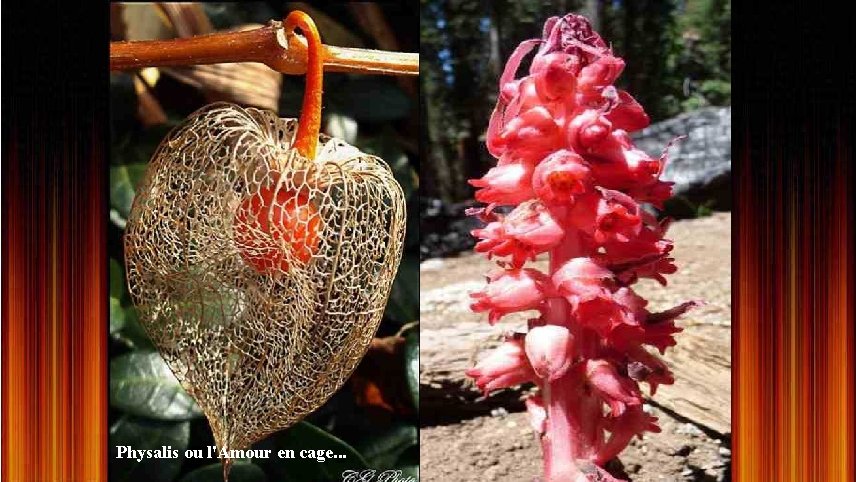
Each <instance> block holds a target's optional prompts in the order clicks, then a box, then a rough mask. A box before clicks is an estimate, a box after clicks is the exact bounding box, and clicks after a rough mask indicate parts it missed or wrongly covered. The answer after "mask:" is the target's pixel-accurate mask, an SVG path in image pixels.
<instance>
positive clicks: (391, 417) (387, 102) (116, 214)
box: [108, 2, 419, 482]
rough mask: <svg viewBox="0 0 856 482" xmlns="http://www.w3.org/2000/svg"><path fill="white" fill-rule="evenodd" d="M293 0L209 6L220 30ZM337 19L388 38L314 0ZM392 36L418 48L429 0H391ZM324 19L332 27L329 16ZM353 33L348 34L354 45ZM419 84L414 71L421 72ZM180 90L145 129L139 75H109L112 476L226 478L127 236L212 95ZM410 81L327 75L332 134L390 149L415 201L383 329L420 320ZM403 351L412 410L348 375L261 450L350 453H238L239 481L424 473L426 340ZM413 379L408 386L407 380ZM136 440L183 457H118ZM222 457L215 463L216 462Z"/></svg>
mask: <svg viewBox="0 0 856 482" xmlns="http://www.w3.org/2000/svg"><path fill="white" fill-rule="evenodd" d="M292 8H294V5H293V4H290V3H286V2H252V3H244V4H239V3H228V4H226V3H222V4H206V5H205V7H204V10H205V13H206V14H207V16H208V17H209V19H210V21H211V23H212V24H213V26H214V27H215V28H217V29H224V28H230V27H234V26H237V25H241V24H245V23H248V22H254V23H266V22H267V21H268V20H271V19H281V18H282V17H283V16H284V14H285V13H286V12H287V11H289V10H291V9H292ZM312 8H314V9H315V10H314V11H315V12H319V13H321V14H323V15H325V16H327V17H328V18H329V19H330V21H329V22H328V23H326V24H324V25H327V28H326V29H325V28H323V25H322V29H321V34H322V38H324V40H325V42H327V43H331V44H334V45H343V46H357V45H354V44H348V43H347V42H357V43H359V45H358V46H362V47H366V48H380V47H379V46H378V45H376V40H375V38H374V37H373V35H372V33H371V32H369V31H368V30H367V29H366V28H365V26H364V25H362V24H361V23H360V22H359V21H358V20H357V15H356V13H357V12H356V11H355V10H354V9H352V8H351V7H349V6H348V5H345V4H333V5H324V6H313V7H312ZM381 12H382V14H383V16H384V17H385V18H386V21H387V23H388V26H389V27H390V28H391V34H392V35H393V36H394V37H395V38H396V39H397V41H398V43H399V47H400V48H399V50H401V51H411V52H412V51H417V49H418V38H417V36H418V29H416V22H417V21H418V8H417V6H416V4H415V3H413V4H412V5H408V4H407V3H402V4H384V5H383V6H382V8H381ZM319 25H321V24H320V23H319ZM343 42H345V43H343ZM411 80H413V82H414V84H413V85H414V86H415V85H416V84H415V79H411ZM162 83H170V89H158V90H156V91H155V92H154V94H155V95H156V98H157V101H158V102H159V104H160V106H161V107H162V108H163V111H164V113H165V114H166V121H165V122H162V123H158V124H157V125H153V126H149V127H146V126H145V125H144V123H143V122H141V120H140V116H139V115H138V97H137V94H136V92H135V89H134V83H133V75H132V74H129V73H114V74H111V78H110V87H111V89H110V96H111V106H110V108H111V126H110V131H111V132H110V133H111V151H110V158H111V162H110V180H109V182H110V220H111V223H110V231H109V243H108V246H109V256H110V301H109V302H110V340H111V342H110V413H109V423H110V435H109V437H110V446H111V447H110V476H111V480H117V481H140V480H145V481H147V482H161V481H163V482H172V481H181V482H207V481H220V480H222V468H221V466H220V464H219V463H218V462H217V461H216V460H214V461H212V460H211V459H207V458H205V459H187V458H185V457H184V451H185V450H186V449H203V450H205V449H206V447H207V446H209V445H214V440H213V437H212V435H211V430H210V428H209V427H208V423H207V421H206V420H205V418H204V417H203V416H202V414H201V413H200V411H199V408H198V407H197V406H196V404H195V402H194V401H193V400H192V398H191V397H190V396H189V395H188V394H187V393H185V392H184V390H183V389H182V388H181V386H180V385H179V383H178V381H177V380H176V379H175V377H174V376H173V374H172V372H171V371H170V370H169V368H168V366H167V365H166V364H165V362H164V361H163V359H162V358H161V357H160V355H159V354H158V353H157V352H156V351H155V349H154V347H153V346H152V344H151V342H150V341H149V339H148V337H147V335H146V333H145V330H144V329H143V328H142V326H141V325H140V323H139V321H138V319H137V313H136V310H135V309H134V308H133V306H132V303H131V300H130V297H129V294H128V291H127V284H126V280H125V276H124V270H125V268H124V261H123V258H124V255H123V244H122V234H123V230H124V228H125V223H126V219H127V216H128V212H129V211H130V207H131V203H132V201H133V198H134V195H135V189H136V186H137V185H138V183H139V182H140V180H141V178H142V176H143V175H144V173H145V170H146V168H147V166H148V162H149V159H150V158H151V156H152V154H153V152H154V150H155V148H156V147H157V145H158V143H159V142H160V141H161V140H162V139H163V138H164V136H165V135H166V134H167V133H168V132H169V130H170V129H171V128H173V127H174V126H175V125H177V124H179V123H180V122H181V121H182V119H184V117H186V116H187V115H188V114H190V113H191V112H193V111H194V110H196V109H197V108H199V107H202V106H203V105H204V103H205V102H204V100H203V99H204V96H202V95H201V94H199V93H198V92H191V90H192V88H191V87H190V86H187V85H184V86H181V85H178V83H177V82H176V81H175V80H174V79H168V78H163V76H162ZM302 84H303V80H302V78H288V77H287V78H283V82H282V89H281V92H280V96H279V99H280V101H279V112H278V114H279V115H280V116H282V117H297V116H298V115H299V107H300V99H301V98H302V95H303V85H302ZM406 87H407V86H406V85H404V83H403V82H400V81H399V79H395V78H388V77H377V76H359V75H344V74H328V75H326V76H325V97H324V121H323V124H322V125H325V126H327V131H328V133H329V134H332V135H336V136H340V137H343V138H345V140H347V141H348V142H351V143H353V144H355V145H356V146H357V147H359V148H361V149H362V150H364V151H367V152H372V153H375V154H377V155H378V156H380V157H381V158H383V159H384V160H385V161H386V162H387V163H388V164H389V165H390V167H391V168H392V169H393V171H394V173H395V176H396V179H397V180H398V181H399V183H400V184H401V186H402V188H403V189H404V191H405V194H406V196H407V199H408V221H409V222H408V232H407V243H406V248H405V249H406V254H405V257H404V260H403V261H402V266H401V269H400V272H399V274H398V276H397V277H396V280H395V284H394V286H393V293H392V296H391V298H390V301H389V305H388V310H387V313H386V314H385V317H384V319H383V321H382V323H381V327H380V330H379V332H378V336H390V335H395V334H397V333H399V331H400V330H401V329H402V327H403V326H404V325H409V326H410V327H411V329H410V331H409V332H410V333H412V332H413V331H417V332H418V325H416V329H415V330H414V329H413V322H417V319H418V300H419V298H418V287H419V277H418V276H419V274H418V232H417V229H418V223H417V222H416V219H417V217H414V216H418V205H417V201H418V199H417V189H418V187H419V176H418V166H419V143H418V141H417V137H416V136H417V132H418V129H419V127H418V126H419V124H418V122H419V117H418V111H417V105H416V101H417V98H416V92H417V91H418V89H407V88H406ZM405 346H406V349H405V350H404V352H403V353H401V355H400V363H401V364H402V365H403V367H402V368H403V370H402V373H407V374H408V375H407V377H406V378H407V379H406V380H401V385H402V386H403V387H405V392H406V394H405V396H406V398H407V399H408V400H410V399H411V398H412V401H413V403H412V409H411V410H410V411H407V412H399V411H394V412H391V413H383V414H381V415H378V414H377V413H375V412H372V411H371V410H370V408H371V407H368V408H367V407H365V406H362V405H360V404H358V403H357V398H356V396H355V394H354V393H352V387H351V386H350V385H349V384H346V385H345V386H344V387H343V388H342V389H341V390H340V391H339V392H338V393H336V394H335V395H334V396H333V397H332V398H331V399H330V400H329V401H328V402H327V403H326V404H325V405H324V406H323V407H321V408H320V409H319V410H317V411H316V412H315V413H314V414H312V415H310V416H309V417H308V418H307V419H306V420H305V421H304V422H301V423H299V424H297V425H295V426H293V427H291V428H290V429H288V430H285V431H281V432H278V433H276V434H273V435H271V436H270V437H268V438H266V439H265V440H263V441H261V442H259V443H258V444H257V445H256V446H255V447H254V448H271V449H274V450H280V449H295V450H300V449H331V450H333V452H335V453H337V454H347V458H346V459H331V460H327V461H325V462H324V463H319V462H317V461H315V460H306V459H299V458H298V459H294V460H281V459H278V458H276V457H273V458H271V459H269V460H262V459H257V460H239V461H237V462H236V463H235V465H234V466H233V469H232V472H231V476H230V480H232V481H233V482H260V481H278V482H279V481H294V482H298V481H299V482H313V481H319V482H323V481H340V480H342V475H341V474H342V471H344V470H348V469H350V470H359V469H362V468H374V469H379V470H389V469H398V470H402V471H403V475H402V476H401V477H400V479H401V480H404V478H405V476H407V475H410V476H413V477H414V480H415V477H416V474H417V471H416V467H417V465H418V446H417V443H418V440H417V436H416V433H417V429H416V421H417V420H416V408H415V407H416V398H417V397H418V385H417V384H415V382H414V380H415V374H414V372H413V371H412V370H413V369H414V367H418V338H414V337H413V336H409V337H408V343H407V344H406V345H405ZM408 389H409V390H408ZM118 445H130V446H132V447H133V448H134V449H137V450H146V449H151V450H156V449H159V448H161V446H164V445H166V446H171V448H173V449H176V450H178V451H179V453H180V456H179V457H178V458H177V459H145V460H144V461H143V462H139V463H138V462H137V461H136V460H129V459H117V458H116V457H115V455H116V446H118ZM212 462H213V463H212Z"/></svg>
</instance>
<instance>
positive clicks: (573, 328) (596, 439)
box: [467, 15, 695, 482]
mask: <svg viewBox="0 0 856 482" xmlns="http://www.w3.org/2000/svg"><path fill="white" fill-rule="evenodd" d="M535 47H538V50H537V52H536V53H535V57H534V59H533V60H532V64H531V67H530V69H529V75H526V76H524V77H523V78H520V79H515V76H516V73H517V70H518V68H519V66H520V63H521V61H522V59H523V57H524V56H525V55H527V54H528V53H529V52H531V51H532V50H534V49H535ZM623 68H624V61H623V60H622V59H621V58H619V57H616V56H615V55H614V54H613V53H612V51H611V50H610V49H609V48H608V47H607V45H606V43H605V42H604V41H603V39H601V38H600V36H599V35H598V34H597V33H595V32H594V31H592V29H591V26H590V25H589V22H588V21H587V20H586V19H585V18H584V17H581V16H579V15H566V16H565V17H563V18H559V17H553V18H550V19H549V20H548V21H547V23H546V25H545V28H544V34H543V37H542V38H541V39H534V40H527V41H525V42H523V43H521V44H520V46H519V47H518V48H517V49H516V50H515V51H514V53H513V54H512V55H511V58H510V59H509V61H508V64H507V65H506V68H505V71H504V73H503V74H502V78H501V79H500V86H499V90H500V93H499V99H498V100H497V105H496V108H495V110H494V112H493V115H492V116H491V119H490V125H489V127H488V131H487V147H488V150H489V151H490V152H491V154H492V155H493V156H495V157H496V158H497V159H498V160H499V162H498V164H497V167H494V168H492V169H491V170H490V171H488V172H487V174H486V175H485V176H484V177H483V178H481V179H477V180H473V181H471V184H472V185H473V186H475V187H477V188H479V189H478V190H477V191H476V194H475V197H476V199H477V200H479V201H481V202H484V203H487V204H488V206H487V207H486V208H483V209H474V210H472V212H471V213H470V214H475V215H478V216H479V217H480V218H481V219H482V220H484V221H486V222H487V225H486V226H485V227H484V228H482V229H477V230H475V231H473V235H474V236H476V237H477V238H479V242H478V244H477V245H476V251H478V252H483V253H486V254H487V256H488V257H496V258H501V260H500V261H499V263H498V264H499V265H500V267H501V268H502V269H500V270H499V271H497V272H494V273H492V274H491V275H490V276H489V277H488V285H487V288H486V289H485V290H484V291H482V292H480V293H475V294H473V295H472V296H473V298H474V303H473V305H472V309H473V310H474V311H476V312H488V313H489V320H490V322H491V323H495V322H496V321H498V320H499V319H500V318H501V317H502V316H503V315H505V314H507V313H511V312H519V311H527V310H537V311H538V312H539V313H540V316H539V317H537V318H534V319H532V320H530V322H529V330H528V332H527V333H526V334H525V335H522V336H518V337H516V338H511V339H509V340H507V341H506V342H505V344H503V345H502V346H500V347H499V348H498V349H497V350H496V351H495V352H494V353H493V354H492V355H490V356H489V357H488V358H486V359H485V360H484V361H482V362H481V363H479V364H478V365H477V366H476V367H475V368H474V369H472V370H469V371H468V372H467V374H468V375H469V376H471V377H473V378H475V380H476V383H477V384H478V386H479V387H480V388H481V389H483V390H485V391H486V392H490V391H492V390H495V389H499V388H507V387H510V386H514V385H517V384H521V383H524V382H534V383H535V384H536V385H538V387H539V388H540V392H539V394H538V395H535V396H533V397H531V398H529V400H527V403H526V406H527V409H528V411H529V413H530V416H531V421H532V426H533V428H534V429H535V430H536V431H537V432H538V433H539V435H540V438H541V443H542V448H543V452H544V462H545V464H544V465H545V475H546V480H547V481H548V482H565V481H570V482H584V481H593V480H615V479H614V478H612V476H610V475H609V474H608V473H607V472H606V471H605V470H604V469H603V464H605V463H606V462H608V461H609V460H610V459H612V458H614V457H615V456H617V455H618V454H619V453H620V452H621V451H622V450H623V449H624V448H625V447H626V446H627V444H628V443H629V442H630V440H631V439H632V438H633V436H635V435H641V434H642V433H643V432H645V431H649V432H658V431H659V430H660V429H659V428H658V427H657V424H656V419H655V418H654V417H652V416H650V415H648V414H647V413H645V412H644V411H643V410H642V392H641V390H640V387H639V383H640V382H645V383H647V384H648V386H649V390H650V392H651V395H653V394H654V392H655V391H656V389H657V386H658V385H659V384H669V383H672V382H673V381H674V379H673V377H672V374H671V373H670V372H669V369H668V368H667V367H666V365H665V364H664V363H663V361H662V360H661V359H660V358H658V357H657V355H655V354H653V353H652V352H651V351H650V350H649V349H648V348H646V347H645V345H648V346H650V347H653V348H656V349H657V350H659V351H660V352H661V353H662V352H664V351H665V350H666V348H668V347H670V346H672V345H674V344H675V339H674V335H675V334H676V333H678V332H679V331H681V329H680V328H678V327H676V326H675V323H674V321H675V318H677V317H678V316H680V315H681V314H683V313H684V312H685V311H687V310H688V309H690V308H692V307H693V306H694V305H695V303H694V302H689V303H684V304H682V305H680V306H677V307H675V308H672V309H670V310H666V311H664V312H661V313H651V312H650V311H648V310H647V308H646V306H647V301H645V300H644V299H643V298H641V297H640V296H639V295H637V294H636V293H635V292H634V291H633V290H632V289H631V287H630V286H631V285H632V284H633V283H635V282H636V281H637V280H639V279H640V278H653V279H655V280H657V281H659V282H660V283H662V284H663V285H665V284H666V279H665V277H664V275H666V274H670V273H673V272H674V271H675V269H676V268H675V266H674V264H673V259H672V258H671V257H669V255H670V252H671V250H672V243H671V241H669V240H667V239H664V238H663V236H664V235H665V232H666V228H667V226H668V224H667V222H666V221H663V222H659V221H657V219H656V218H655V217H654V216H653V215H651V214H649V213H648V212H647V211H645V210H643V209H642V207H641V203H650V204H653V205H654V206H657V207H661V206H662V203H663V201H665V200H666V199H667V198H668V197H669V196H670V195H671V183H669V182H664V181H661V180H660V174H661V173H662V172H663V167H664V165H665V163H666V156H665V154H664V155H663V156H661V157H659V158H654V157H651V156H649V155H647V154H646V153H644V152H642V151H641V150H640V149H638V148H636V147H635V146H634V145H633V142H632V141H631V139H630V137H629V135H628V132H632V131H635V130H639V129H642V128H644V127H645V126H647V125H648V123H649V120H648V116H647V115H646V114H645V111H644V110H643V108H642V106H641V105H639V103H638V102H636V100H634V99H633V97H632V96H631V95H630V94H629V93H627V92H624V91H621V90H618V89H616V88H615V87H614V86H613V83H614V82H615V80H616V79H617V78H618V76H619V75H620V74H621V71H622V70H623ZM499 205H505V206H515V207H514V209H513V210H512V211H511V212H510V213H509V214H507V215H505V216H502V215H498V214H495V213H494V208H495V207H496V206H499ZM544 253H547V254H548V255H549V257H550V267H549V272H548V273H543V272H541V271H538V270H536V269H532V268H524V267H523V266H524V265H525V263H526V262H527V261H530V260H533V259H535V258H536V257H537V256H538V255H540V254H544Z"/></svg>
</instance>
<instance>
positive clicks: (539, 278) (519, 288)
mask: <svg viewBox="0 0 856 482" xmlns="http://www.w3.org/2000/svg"><path fill="white" fill-rule="evenodd" d="M550 289H551V285H550V278H549V277H548V276H547V275H545V274H544V273H541V272H540V271H538V270H535V269H531V268H526V269H510V270H499V271H497V272H494V273H492V274H491V275H489V276H488V285H487V288H485V290H484V291H481V292H478V293H473V294H471V295H470V296H471V297H472V298H473V299H474V300H475V302H474V303H473V304H472V305H470V309H472V310H473V311H475V312H476V313H482V312H485V311H487V312H489V315H488V320H489V321H490V323H491V324H493V323H496V322H497V321H498V320H499V319H500V318H502V317H503V316H505V315H506V314H508V313H514V312H518V311H526V310H532V309H537V308H538V307H539V306H540V305H541V303H542V302H543V301H544V298H545V295H546V294H547V293H548V290H550Z"/></svg>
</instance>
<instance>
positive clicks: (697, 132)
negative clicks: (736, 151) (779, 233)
mask: <svg viewBox="0 0 856 482" xmlns="http://www.w3.org/2000/svg"><path fill="white" fill-rule="evenodd" d="M679 136H687V137H686V139H684V140H682V141H680V142H677V143H676V144H674V145H673V146H672V147H671V148H670V149H669V163H668V164H667V165H666V170H665V172H664V173H663V176H662V179H663V180H666V181H673V182H675V189H674V193H675V198H674V199H673V200H672V201H671V202H669V203H667V206H666V210H667V212H669V211H677V212H669V214H672V215H676V216H678V217H684V216H686V215H695V214H697V211H698V209H699V207H706V208H709V209H715V210H730V209H731V107H706V108H703V109H699V110H697V111H693V112H689V113H686V114H682V115H679V116H677V117H675V118H672V119H669V120H666V121H662V122H658V123H656V124H652V125H651V126H648V127H647V128H645V129H643V130H641V131H639V132H637V133H635V134H633V136H632V137H633V140H634V142H635V143H636V145H637V146H638V147H639V148H641V149H642V150H644V151H645V152H647V153H648V154H650V155H652V156H653V155H658V154H659V153H660V152H662V151H663V148H664V147H665V146H666V145H667V144H668V143H669V142H670V141H672V140H673V139H675V138H676V137H679Z"/></svg>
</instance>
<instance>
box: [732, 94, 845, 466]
mask: <svg viewBox="0 0 856 482" xmlns="http://www.w3.org/2000/svg"><path fill="white" fill-rule="evenodd" d="M792 107H793V106H788V105H780V106H779V107H776V108H773V109H772V112H770V113H769V115H768V116H767V117H766V118H765V119H754V120H758V121H759V122H760V123H762V124H765V127H766V131H767V135H762V136H760V137H759V136H758V132H757V129H756V130H754V131H749V130H746V131H744V132H737V131H735V132H734V135H735V140H739V141H740V142H741V144H737V143H735V152H736V153H737V157H736V159H735V160H736V165H737V169H738V171H737V172H738V175H737V184H736V186H735V187H736V188H737V193H738V196H737V209H736V211H735V215H734V223H735V226H734V227H735V236H734V240H733V241H734V243H735V246H734V247H735V250H734V252H735V259H734V263H733V266H734V277H733V279H734V281H733V283H734V287H733V302H734V325H733V326H734V339H733V360H734V372H733V376H732V383H733V395H732V396H733V397H734V403H733V404H732V407H733V408H732V410H733V419H732V423H733V476H734V480H736V481H741V482H750V481H751V482H754V481H759V482H767V481H770V482H773V481H775V482H778V481H792V482H838V481H847V480H852V477H853V475H854V463H853V449H854V444H853V442H854V440H853V433H854V431H853V425H854V418H853V410H854V408H853V406H854V401H856V400H854V388H853V387H854V381H853V377H854V371H853V368H854V358H853V355H854V334H853V329H854V321H856V320H854V316H853V308H854V306H853V299H852V292H853V288H854V285H853V282H854V280H853V271H854V268H853V261H854V259H853V250H854V246H856V244H854V237H853V218H854V209H853V204H854V203H853V199H854V192H853V189H852V188H853V180H852V178H851V177H852V175H853V168H852V162H853V161H854V159H853V156H852V151H850V150H849V148H848V146H847V144H846V142H847V139H846V138H845V137H844V133H845V132H848V131H847V130H846V129H847V127H846V126H847V124H849V123H850V122H851V121H850V119H849V118H846V117H845V116H844V115H838V116H836V114H835V111H834V110H829V111H827V112H826V113H821V109H822V108H817V110H815V111H814V112H812V113H811V114H814V115H809V116H808V119H810V120H808V121H805V122H799V121H798V120H797V121H796V122H795V121H794V115H793V110H792ZM744 115H746V117H747V119H749V121H750V125H751V121H752V120H753V119H752V118H751V115H750V114H749V113H748V112H746V113H744ZM824 116H832V118H831V119H830V118H828V117H827V118H824ZM777 118H778V119H787V120H788V122H786V123H784V124H780V123H778V122H776V121H775V120H772V119H777ZM797 119H798V118H797ZM827 124H835V125H837V126H838V127H837V128H834V129H829V128H828V127H827ZM753 136H754V137H753Z"/></svg>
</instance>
